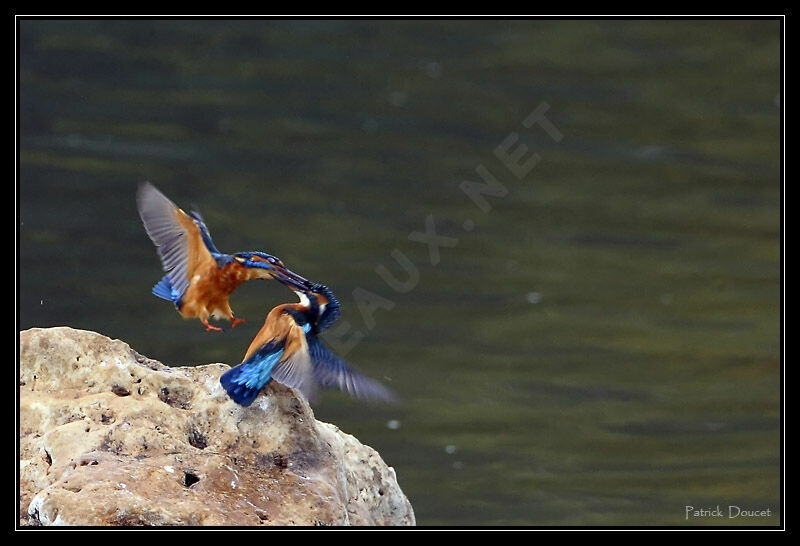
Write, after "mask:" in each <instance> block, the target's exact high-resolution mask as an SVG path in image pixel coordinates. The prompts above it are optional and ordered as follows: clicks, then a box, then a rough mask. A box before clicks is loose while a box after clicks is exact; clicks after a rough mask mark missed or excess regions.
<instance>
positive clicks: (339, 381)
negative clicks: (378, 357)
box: [307, 336, 395, 402]
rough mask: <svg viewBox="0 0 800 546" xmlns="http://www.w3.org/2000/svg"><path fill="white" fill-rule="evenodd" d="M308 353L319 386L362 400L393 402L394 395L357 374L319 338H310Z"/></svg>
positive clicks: (371, 380) (377, 383)
mask: <svg viewBox="0 0 800 546" xmlns="http://www.w3.org/2000/svg"><path fill="white" fill-rule="evenodd" d="M307 342H308V353H309V355H310V357H311V365H312V374H313V378H314V381H315V383H316V384H317V385H319V386H320V387H323V388H328V389H331V388H336V389H339V390H341V391H344V392H346V393H347V394H349V395H350V396H353V397H355V398H359V399H362V400H371V401H382V402H393V401H394V400H395V396H394V394H392V392H391V391H390V390H389V389H387V388H386V387H384V386H383V385H382V384H381V383H379V382H378V381H375V380H374V379H370V378H369V377H367V376H365V375H363V374H361V373H359V372H357V371H356V370H354V369H353V368H351V367H350V366H348V365H347V363H346V362H345V361H344V360H342V359H341V358H339V357H338V356H336V354H334V353H333V351H331V350H330V349H329V348H328V347H326V346H325V344H324V343H323V341H322V340H321V339H320V338H319V337H317V336H309V338H308V340H307Z"/></svg>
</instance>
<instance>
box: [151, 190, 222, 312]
mask: <svg viewBox="0 0 800 546" xmlns="http://www.w3.org/2000/svg"><path fill="white" fill-rule="evenodd" d="M136 201H137V205H138V208H139V215H140V216H141V218H142V223H143V224H144V228H145V230H146V231H147V235H149V236H150V239H151V240H152V241H153V244H155V245H156V250H157V251H158V255H159V257H160V258H161V265H162V266H163V268H164V271H165V272H166V277H167V279H169V288H170V290H171V291H172V293H173V294H175V295H177V297H178V298H180V296H182V295H183V294H184V293H185V292H186V289H187V288H188V286H189V280H190V279H191V278H192V276H194V274H195V271H196V270H198V269H199V268H201V267H203V266H204V265H207V264H208V263H209V262H210V261H214V263H216V261H215V258H214V257H213V256H212V254H211V252H212V250H210V249H209V247H208V244H207V243H206V238H207V239H208V240H209V241H210V235H204V234H203V230H202V229H201V228H200V226H199V225H198V223H197V222H196V221H195V220H194V219H192V218H191V217H189V215H187V214H186V213H185V212H183V210H181V209H180V208H179V207H178V206H177V205H175V203H173V202H172V201H170V200H169V199H168V198H167V197H166V196H165V195H164V194H163V193H161V192H160V191H158V189H156V187H155V186H153V185H152V184H150V183H149V182H145V183H144V184H142V185H141V186H140V187H139V192H138V193H137V195H136ZM201 225H202V226H203V229H205V224H202V222H201ZM205 232H206V234H207V233H208V230H207V229H205ZM211 246H212V248H213V243H212V244H211Z"/></svg>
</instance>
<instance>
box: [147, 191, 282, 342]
mask: <svg viewBox="0 0 800 546" xmlns="http://www.w3.org/2000/svg"><path fill="white" fill-rule="evenodd" d="M136 201H137V205H138V208H139V215H140V216H141V217H142V222H143V223H144V228H145V230H146V231H147V234H148V235H149V236H150V239H151V240H152V241H153V243H154V244H155V245H156V250H157V251H158V255H159V257H160V258H161V264H162V266H163V268H164V271H165V272H166V275H164V277H163V278H162V279H161V280H160V281H159V282H158V283H157V284H156V285H155V286H154V287H153V294H154V295H156V296H158V297H159V298H162V299H165V300H168V301H171V302H172V303H174V304H175V307H176V308H177V309H178V312H179V313H180V314H181V316H182V317H184V318H187V319H189V318H198V319H200V320H201V321H202V322H203V324H204V325H205V327H206V331H207V332H210V331H212V330H216V331H221V330H222V328H219V327H217V326H212V325H211V324H209V322H208V319H209V317H214V318H227V319H228V320H230V321H231V328H234V327H236V325H237V324H240V323H242V322H245V319H239V318H235V317H234V316H233V311H232V310H231V306H230V303H229V302H228V298H229V297H230V295H231V294H232V293H233V291H234V290H236V288H238V287H239V285H240V284H242V283H243V282H245V281H249V280H252V279H272V278H274V276H275V274H276V272H277V271H281V272H283V273H282V276H283V277H286V275H290V274H291V272H290V271H288V270H286V269H285V266H284V265H283V262H281V260H279V259H278V258H276V257H275V256H272V255H270V254H265V253H264V252H237V253H236V254H233V255H231V254H224V253H222V252H220V251H219V250H217V247H216V246H214V242H213V241H212V240H211V234H210V233H209V231H208V228H207V227H206V224H205V222H203V218H202V217H201V216H200V213H198V212H196V211H191V213H190V214H186V213H185V212H184V211H183V210H181V209H180V208H179V207H178V206H176V205H175V203H173V202H172V201H170V200H169V199H168V198H167V197H166V196H165V195H164V194H163V193H161V192H160V191H158V189H156V187H155V186H153V185H152V184H150V183H149V182H145V183H143V184H141V185H140V186H139V191H138V193H137V195H136Z"/></svg>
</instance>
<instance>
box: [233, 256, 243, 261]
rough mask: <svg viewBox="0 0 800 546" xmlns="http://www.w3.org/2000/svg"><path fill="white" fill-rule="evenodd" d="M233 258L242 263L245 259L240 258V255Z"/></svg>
mask: <svg viewBox="0 0 800 546" xmlns="http://www.w3.org/2000/svg"><path fill="white" fill-rule="evenodd" d="M233 259H234V260H236V261H237V262H239V263H244V262H245V261H246V260H245V259H244V258H242V257H241V256H234V258H233Z"/></svg>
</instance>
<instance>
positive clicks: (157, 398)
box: [19, 328, 414, 526]
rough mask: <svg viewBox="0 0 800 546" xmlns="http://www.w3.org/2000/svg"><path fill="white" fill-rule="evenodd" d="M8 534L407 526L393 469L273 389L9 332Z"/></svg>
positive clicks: (410, 520)
mask: <svg viewBox="0 0 800 546" xmlns="http://www.w3.org/2000/svg"><path fill="white" fill-rule="evenodd" d="M19 340H20V379H19V392H20V400H19V402H20V431H19V434H20V499H19V501H20V515H21V521H20V523H21V525H125V526H127V525H225V526H252V525H413V524H414V513H413V510H412V508H411V505H410V503H409V502H408V499H407V498H406V497H405V495H404V494H403V492H402V491H401V490H400V487H399V486H398V484H397V480H396V477H395V473H394V470H393V469H392V468H391V467H388V466H387V465H386V464H385V463H384V462H383V460H382V459H381V457H380V456H379V455H378V453H377V452H375V450H373V449H371V448H370V447H368V446H365V445H363V444H361V443H360V442H359V441H358V440H356V439H355V438H354V437H353V436H350V435H348V434H345V433H343V432H341V431H340V430H339V429H338V428H336V427H335V426H333V425H330V424H327V423H322V422H319V421H317V420H315V419H314V415H313V413H312V411H311V408H310V407H309V406H308V404H307V402H306V401H305V400H303V399H302V398H300V397H298V396H297V395H296V393H295V392H294V391H293V390H291V389H289V388H286V387H283V386H281V385H278V384H275V383H274V382H273V384H272V386H270V387H268V388H267V389H265V390H264V392H263V393H262V394H261V395H260V396H259V398H258V399H257V400H256V401H255V402H254V403H253V405H252V406H250V407H248V408H243V407H240V406H238V405H236V404H235V403H233V402H232V401H231V400H230V399H229V398H228V397H227V395H226V393H225V391H224V390H222V388H221V387H220V385H219V376H220V375H221V374H222V373H223V372H224V371H225V370H227V369H228V366H226V365H224V364H209V365H205V366H197V367H181V368H170V367H168V366H165V365H163V364H161V363H160V362H157V361H154V360H150V359H148V358H145V357H143V356H141V355H140V354H138V353H136V352H135V351H134V350H132V349H131V348H130V347H129V346H128V345H127V344H126V343H124V342H122V341H119V340H111V339H109V338H107V337H105V336H102V335H100V334H97V333H94V332H88V331H81V330H74V329H71V328H47V329H39V328H33V329H30V330H26V331H23V332H21V333H20V337H19Z"/></svg>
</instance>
